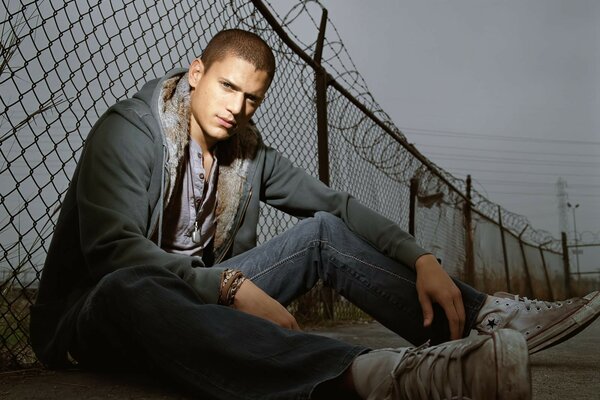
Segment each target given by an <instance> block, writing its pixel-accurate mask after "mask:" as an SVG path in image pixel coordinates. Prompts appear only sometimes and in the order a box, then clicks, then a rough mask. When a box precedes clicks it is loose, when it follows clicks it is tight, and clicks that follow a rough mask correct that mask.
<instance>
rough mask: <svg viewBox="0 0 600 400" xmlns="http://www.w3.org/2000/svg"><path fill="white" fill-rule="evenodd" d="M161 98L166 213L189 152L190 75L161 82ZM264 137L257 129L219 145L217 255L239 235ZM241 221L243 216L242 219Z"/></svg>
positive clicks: (252, 127)
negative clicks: (243, 206)
mask: <svg viewBox="0 0 600 400" xmlns="http://www.w3.org/2000/svg"><path fill="white" fill-rule="evenodd" d="M157 90H160V96H158V107H157V110H158V113H159V120H160V121H161V124H160V125H161V132H162V134H163V135H164V143H165V146H166V153H167V154H166V159H165V169H166V173H167V176H166V178H167V179H166V186H165V190H164V194H163V209H165V208H166V207H167V206H168V205H169V204H170V202H171V200H172V197H173V189H174V187H175V182H177V179H178V177H179V176H180V175H181V173H182V169H183V167H185V165H184V164H185V162H184V160H185V152H186V151H187V150H186V149H187V146H188V143H189V141H190V135H189V121H190V86H189V83H188V79H187V73H183V74H177V75H175V76H173V77H171V78H168V79H166V80H164V81H162V82H161V85H160V87H157ZM260 143H261V139H260V135H259V133H258V131H257V130H256V128H255V127H254V126H253V125H250V126H249V127H248V129H247V131H246V132H244V133H238V134H236V135H234V136H233V137H231V138H230V139H228V140H226V141H224V142H221V143H219V144H218V145H217V149H216V151H217V154H218V157H219V176H218V185H217V209H216V220H217V228H216V232H215V238H214V253H215V254H216V255H219V254H221V253H222V252H223V251H225V249H224V248H223V247H224V246H225V245H226V244H227V243H228V242H229V241H230V240H231V239H232V236H233V235H234V234H235V232H234V225H235V221H236V220H237V218H236V217H238V212H241V211H240V210H239V209H240V208H241V207H240V204H241V202H242V200H243V197H244V194H245V193H246V191H247V190H248V188H249V182H248V175H249V173H250V171H251V165H252V162H251V161H252V159H253V158H254V157H255V155H256V152H257V149H258V147H259V144H260ZM240 217H241V216H240Z"/></svg>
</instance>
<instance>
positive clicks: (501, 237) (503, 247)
mask: <svg viewBox="0 0 600 400" xmlns="http://www.w3.org/2000/svg"><path fill="white" fill-rule="evenodd" d="M498 225H500V239H501V240H502V256H503V257H504V276H506V290H507V291H508V292H509V293H511V292H512V291H511V289H510V272H509V270H508V256H507V255H506V239H505V238H504V225H503V223H502V207H500V205H498Z"/></svg>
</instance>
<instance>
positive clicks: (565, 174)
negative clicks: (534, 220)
mask: <svg viewBox="0 0 600 400" xmlns="http://www.w3.org/2000/svg"><path fill="white" fill-rule="evenodd" d="M444 169H446V170H448V171H450V172H451V171H467V172H468V173H470V174H471V175H472V174H473V171H474V169H473V168H460V167H459V168H454V167H451V168H444ZM475 172H477V173H480V172H491V173H494V174H519V175H547V176H554V177H556V178H558V177H561V176H578V177H583V178H588V177H593V178H598V177H599V174H597V173H595V174H594V173H590V174H573V173H563V172H561V173H556V172H529V171H522V170H521V171H506V170H497V169H481V168H477V169H476V170H475ZM462 175H464V174H462Z"/></svg>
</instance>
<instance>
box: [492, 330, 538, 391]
mask: <svg viewBox="0 0 600 400" xmlns="http://www.w3.org/2000/svg"><path fill="white" fill-rule="evenodd" d="M492 338H493V340H494V349H495V352H496V399H497V400H530V399H531V371H530V369H529V353H528V351H527V342H526V341H525V338H524V337H523V335H522V334H521V333H520V332H518V331H515V330H512V329H500V330H498V331H497V332H495V333H494V334H492Z"/></svg>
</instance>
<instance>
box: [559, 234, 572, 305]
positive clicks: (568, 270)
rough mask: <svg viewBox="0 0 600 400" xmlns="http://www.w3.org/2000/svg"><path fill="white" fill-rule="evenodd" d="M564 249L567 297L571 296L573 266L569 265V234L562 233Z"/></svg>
mask: <svg viewBox="0 0 600 400" xmlns="http://www.w3.org/2000/svg"><path fill="white" fill-rule="evenodd" d="M560 238H561V241H562V251H563V265H564V268H565V292H566V294H567V297H571V267H570V265H569V247H568V246H567V234H566V233H565V232H561V233H560Z"/></svg>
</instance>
